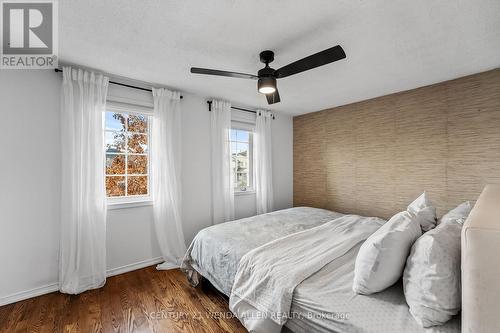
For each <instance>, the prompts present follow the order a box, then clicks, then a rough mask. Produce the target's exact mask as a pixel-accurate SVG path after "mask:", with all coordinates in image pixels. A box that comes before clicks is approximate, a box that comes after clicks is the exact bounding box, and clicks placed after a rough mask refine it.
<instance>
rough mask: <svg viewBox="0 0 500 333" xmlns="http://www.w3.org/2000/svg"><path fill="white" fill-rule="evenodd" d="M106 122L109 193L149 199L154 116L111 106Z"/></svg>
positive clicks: (107, 182)
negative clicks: (150, 144)
mask: <svg viewBox="0 0 500 333" xmlns="http://www.w3.org/2000/svg"><path fill="white" fill-rule="evenodd" d="M104 123H105V125H104V135H105V150H106V196H107V197H108V199H111V198H113V199H115V198H122V199H128V200H130V201H133V199H136V200H137V199H148V198H149V187H150V186H149V185H150V179H149V178H150V177H149V174H150V172H149V170H150V168H149V161H150V155H149V154H150V150H149V142H150V130H149V129H150V123H151V117H150V116H148V115H145V114H139V113H125V112H113V111H110V110H109V109H108V111H106V112H105V122H104ZM128 200H126V201H128Z"/></svg>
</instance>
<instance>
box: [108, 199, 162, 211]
mask: <svg viewBox="0 0 500 333" xmlns="http://www.w3.org/2000/svg"><path fill="white" fill-rule="evenodd" d="M107 205H108V210H115V209H126V208H134V207H143V206H153V200H150V199H149V200H141V201H128V202H108V203H107Z"/></svg>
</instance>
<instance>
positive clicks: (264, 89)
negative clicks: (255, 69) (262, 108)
mask: <svg viewBox="0 0 500 333" xmlns="http://www.w3.org/2000/svg"><path fill="white" fill-rule="evenodd" d="M257 88H258V89H259V92H260V93H261V94H272V93H274V92H275V91H276V79H275V78H273V77H263V78H260V79H259V81H257Z"/></svg>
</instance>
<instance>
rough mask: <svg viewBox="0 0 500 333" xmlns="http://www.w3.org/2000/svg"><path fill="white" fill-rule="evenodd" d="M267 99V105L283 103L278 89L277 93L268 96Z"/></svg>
mask: <svg viewBox="0 0 500 333" xmlns="http://www.w3.org/2000/svg"><path fill="white" fill-rule="evenodd" d="M266 98H267V104H274V103H279V102H280V101H281V99H280V93H279V92H278V89H276V91H275V92H273V93H272V94H266Z"/></svg>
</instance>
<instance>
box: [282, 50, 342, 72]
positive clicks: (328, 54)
mask: <svg viewBox="0 0 500 333" xmlns="http://www.w3.org/2000/svg"><path fill="white" fill-rule="evenodd" d="M345 57H346V55H345V52H344V50H343V49H342V47H341V46H340V45H337V46H334V47H331V48H329V49H326V50H324V51H321V52H318V53H316V54H313V55H310V56H309V57H305V58H304V59H300V60H297V61H295V62H292V63H291V64H289V65H286V66H284V67H281V68H280V69H278V70H277V71H276V74H277V76H276V77H277V78H283V77H287V76H290V75H294V74H297V73H301V72H305V71H307V70H310V69H313V68H316V67H319V66H323V65H326V64H329V63H331V62H334V61H337V60H341V59H344V58H345Z"/></svg>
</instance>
